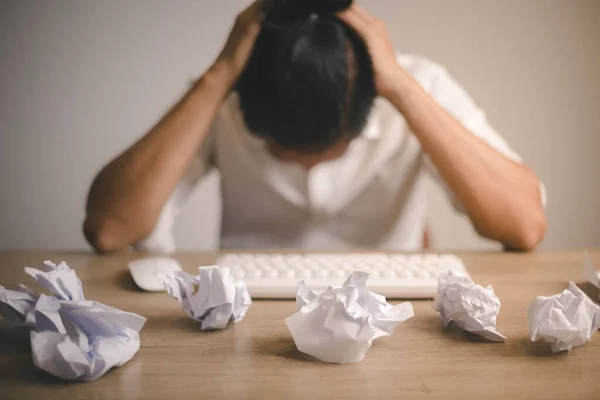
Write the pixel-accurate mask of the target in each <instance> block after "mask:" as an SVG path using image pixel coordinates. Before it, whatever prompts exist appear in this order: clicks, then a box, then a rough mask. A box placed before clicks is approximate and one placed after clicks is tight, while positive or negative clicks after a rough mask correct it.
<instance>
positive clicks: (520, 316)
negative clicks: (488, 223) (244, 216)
mask: <svg viewBox="0 0 600 400" xmlns="http://www.w3.org/2000/svg"><path fill="white" fill-rule="evenodd" d="M216 255H217V254H215V253H204V254H192V253H190V254H178V255H176V256H175V258H177V259H178V260H179V261H180V262H181V263H182V265H183V266H184V269H185V270H187V271H189V272H193V271H194V270H195V268H196V267H197V266H199V265H208V264H210V263H211V262H213V261H214V259H215V257H216ZM458 255H459V256H461V257H462V259H463V260H464V262H465V264H466V265H467V268H468V269H469V271H470V273H471V275H472V277H473V278H474V280H475V281H476V282H477V283H479V284H481V285H488V284H491V285H493V287H494V290H495V291H496V293H497V295H498V296H499V298H500V300H501V302H502V309H501V312H500V316H499V318H498V329H499V331H500V332H502V333H503V334H505V335H506V336H507V337H508V340H507V342H506V343H488V342H485V341H482V340H479V339H478V338H477V337H475V336H472V335H469V334H465V333H463V332H460V331H458V330H457V329H455V328H450V329H444V328H443V327H442V324H441V321H440V318H439V315H438V314H437V313H436V312H435V311H434V310H432V308H431V304H430V302H429V301H413V306H414V308H415V314H416V315H415V317H414V318H412V319H411V320H409V321H407V322H405V323H403V324H401V325H399V326H398V328H397V329H396V331H395V333H394V334H393V335H392V336H391V337H388V338H382V339H378V340H376V341H375V342H374V344H373V347H372V348H371V349H370V350H369V352H368V353H367V355H366V357H365V359H364V360H363V361H362V362H360V363H356V364H349V365H330V364H324V363H321V362H319V361H316V360H314V359H311V358H310V357H308V356H305V355H303V354H301V353H299V352H298V351H297V350H296V348H295V346H294V342H293V340H292V338H291V336H290V334H289V332H288V331H287V328H286V326H285V324H284V321H283V320H284V318H286V317H287V316H289V315H291V314H292V313H293V312H294V311H295V306H294V302H293V301H260V300H258V301H255V302H254V304H253V306H252V307H251V309H250V311H249V312H248V315H247V316H246V318H245V319H244V320H243V321H242V322H241V323H239V324H235V325H230V326H229V327H228V328H227V329H225V330H222V331H216V332H201V331H200V326H199V324H198V323H196V322H195V321H193V320H192V319H190V318H189V317H188V316H187V315H186V314H184V313H183V312H182V311H181V310H180V309H179V304H178V303H177V302H176V301H175V300H173V299H171V298H169V297H168V296H167V295H166V293H146V292H142V291H139V290H138V289H137V288H136V287H135V285H134V283H133V281H132V280H131V277H130V276H129V274H128V271H127V262H128V261H129V260H131V259H134V258H139V257H142V256H141V255H134V254H129V255H119V256H103V257H99V256H94V255H91V254H84V253H81V254H74V253H0V285H4V286H7V287H13V286H14V285H15V284H17V283H24V284H27V285H28V286H30V287H33V288H35V289H40V288H39V287H38V286H36V285H35V284H33V282H32V279H30V278H29V277H28V276H26V275H25V274H24V273H23V267H24V266H25V265H27V266H33V267H39V266H41V263H42V261H43V260H53V261H56V262H58V261H61V260H65V261H67V262H68V264H69V265H70V266H71V267H72V268H74V269H75V270H76V271H77V274H78V276H79V277H80V279H81V280H82V282H83V286H84V293H85V296H86V298H87V299H92V300H97V301H100V302H102V303H105V304H107V305H110V306H114V307H117V308H120V309H123V310H127V311H132V312H136V313H139V314H141V315H143V316H145V317H147V318H148V322H147V323H146V326H145V327H144V329H143V330H142V332H141V349H140V351H139V352H138V353H137V354H136V355H135V357H134V358H133V359H132V360H131V361H130V362H128V363H127V364H125V365H124V366H122V367H119V368H116V369H113V370H112V371H109V372H108V373H107V374H106V375H105V376H103V377H102V378H100V379H98V380H97V381H94V382H84V383H73V382H63V381H60V380H58V379H56V378H53V377H52V376H50V375H48V374H46V373H45V372H43V371H40V370H38V369H37V368H36V367H35V366H34V365H33V363H32V359H31V351H30V348H29V335H28V333H27V331H24V330H22V329H9V328H8V327H7V326H6V325H5V324H4V323H3V322H1V321H0V399H39V400H45V399H61V400H66V399H87V398H93V399H136V398H140V399H166V398H169V399H173V400H175V399H218V398H225V399H303V400H313V399H327V398H328V399H384V398H393V399H562V400H564V399H600V368H599V367H600V334H597V335H595V337H594V338H593V340H592V342H591V343H589V344H587V345H585V346H583V347H579V348H576V349H574V350H573V351H571V352H570V353H562V354H558V355H553V354H552V353H551V352H550V349H549V345H547V344H544V343H532V342H530V340H529V337H528V333H529V331H528V324H527V313H526V311H525V308H526V307H527V306H528V305H529V304H530V303H531V302H532V301H533V299H534V298H535V297H536V296H538V295H552V294H556V293H559V292H561V291H562V290H564V289H565V288H566V287H567V283H568V281H569V280H573V281H575V282H576V283H577V284H578V285H579V286H580V287H581V288H582V289H583V290H584V291H585V292H586V293H588V294H589V295H590V297H592V298H593V299H594V300H597V299H598V290H597V289H596V288H594V287H592V286H591V285H589V284H586V283H584V278H583V260H584V258H583V251H565V252H552V253H534V254H511V253H477V254H469V253H465V254H458ZM146 256H148V255H146ZM590 256H591V257H592V260H593V261H594V262H595V263H596V265H597V267H598V268H599V269H600V251H599V250H595V251H590Z"/></svg>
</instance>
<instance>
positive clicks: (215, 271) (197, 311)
mask: <svg viewBox="0 0 600 400" xmlns="http://www.w3.org/2000/svg"><path fill="white" fill-rule="evenodd" d="M164 284H165V288H166V289H167V292H168V293H169V295H170V296H171V297H173V298H174V299H177V300H178V301H179V302H180V303H181V309H182V310H183V311H185V312H186V313H188V314H189V316H190V317H192V318H194V319H195V320H197V321H199V322H200V323H201V329H202V330H212V329H223V328H225V327H226V326H227V324H228V323H229V321H230V320H233V322H239V321H241V320H242V319H243V318H244V317H245V316H246V313H247V312H248V308H250V306H251V305H252V299H251V298H250V294H249V293H248V289H247V288H246V284H245V283H244V282H242V281H237V282H234V280H233V278H232V276H231V273H230V272H229V268H220V267H200V268H198V275H191V274H188V273H186V272H183V271H177V272H175V273H174V274H173V275H171V276H169V277H167V278H165V281H164Z"/></svg>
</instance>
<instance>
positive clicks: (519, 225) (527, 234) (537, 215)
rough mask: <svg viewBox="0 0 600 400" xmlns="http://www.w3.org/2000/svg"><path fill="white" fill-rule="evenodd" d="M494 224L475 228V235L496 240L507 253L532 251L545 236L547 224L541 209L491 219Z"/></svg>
mask: <svg viewBox="0 0 600 400" xmlns="http://www.w3.org/2000/svg"><path fill="white" fill-rule="evenodd" d="M490 220H494V221H496V223H489V224H486V225H483V226H482V225H479V226H475V230H476V231H477V233H478V234H479V235H481V236H483V237H486V238H488V239H492V240H497V241H499V242H500V243H502V244H503V245H504V247H505V249H506V250H509V251H524V252H530V251H534V250H535V249H536V248H537V247H538V246H539V244H540V243H541V242H542V240H543V239H544V237H545V236H546V231H547V229H548V222H547V220H546V215H545V214H544V211H543V209H541V208H540V209H539V210H537V209H536V210H535V211H532V212H530V213H528V214H520V215H514V214H513V215H512V218H507V215H505V216H504V217H502V218H493V219H490Z"/></svg>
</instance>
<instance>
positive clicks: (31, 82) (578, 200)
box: [0, 0, 600, 250]
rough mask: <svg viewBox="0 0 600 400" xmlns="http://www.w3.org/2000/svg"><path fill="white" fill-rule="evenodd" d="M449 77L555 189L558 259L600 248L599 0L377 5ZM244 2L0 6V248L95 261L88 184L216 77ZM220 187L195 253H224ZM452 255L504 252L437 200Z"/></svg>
mask: <svg viewBox="0 0 600 400" xmlns="http://www.w3.org/2000/svg"><path fill="white" fill-rule="evenodd" d="M361 3H362V4H363V5H364V6H365V7H366V8H367V9H368V10H370V11H372V12H373V13H374V14H376V15H378V16H380V17H382V18H384V19H386V21H387V22H388V24H389V29H390V32H391V34H392V37H393V39H394V41H395V43H396V45H397V48H398V49H399V50H400V51H404V52H413V53H419V54H422V55H425V56H427V57H429V58H431V59H433V60H435V61H437V62H439V63H441V64H443V65H445V66H446V67H447V68H448V69H449V70H450V72H451V73H453V75H455V76H456V77H457V78H458V79H459V81H461V82H462V83H463V85H464V86H465V87H466V88H467V90H468V91H469V92H470V93H471V94H472V96H473V97H474V98H475V99H476V101H477V102H478V103H479V104H480V105H481V106H483V108H484V109H486V110H487V112H488V115H489V118H490V120H491V122H492V124H493V125H494V126H495V127H496V128H497V130H498V131H499V132H501V133H502V134H503V135H504V136H505V137H506V138H507V139H508V140H509V142H510V143H511V144H512V145H513V147H514V148H515V149H516V150H517V151H518V152H519V153H520V154H521V155H522V156H524V157H525V159H526V160H527V161H528V162H529V164H530V165H531V166H532V167H533V168H534V169H535V170H536V171H537V172H538V173H539V175H540V176H541V177H542V179H543V180H544V181H545V182H546V184H547V187H548V197H549V204H548V216H549V221H550V229H549V232H548V236H547V238H546V240H545V242H544V244H543V247H545V248H567V247H585V246H600V201H599V199H600V178H599V172H600V156H599V155H598V152H599V150H600V45H599V42H598V41H599V39H600V1H597V0H572V1H567V0H527V1H522V0H505V1H497V0H453V1H445V0H420V1H414V0H402V1H400V0H363V1H361ZM244 4H247V1H245V0H227V1H214V0H196V1H191V0H177V1H167V0H163V1H156V0H152V1H151V0H128V1H118V0H106V1H94V2H92V1H83V0H82V1H73V0H53V1H43V0H37V1H33V0H27V1H26V0H23V1H2V2H0V183H1V186H0V187H1V190H2V192H1V195H0V249H5V250H6V249H87V246H86V243H85V241H84V239H83V237H82V235H81V233H80V232H81V228H80V226H81V222H82V220H83V217H84V212H83V206H84V201H85V196H86V191H87V188H88V185H89V183H90V181H91V179H92V177H93V176H94V174H95V173H96V172H97V171H98V169H99V168H100V167H101V166H102V165H103V164H104V163H106V162H107V161H108V160H109V159H110V158H111V157H113V156H115V155H116V154H117V153H118V152H120V151H122V150H123V149H124V148H125V147H126V146H128V145H129V144H130V143H132V142H133V141H134V140H135V139H136V138H137V137H138V136H139V135H141V134H143V133H144V132H145V131H146V130H147V129H148V128H149V127H150V126H151V125H152V124H154V123H155V122H156V120H157V118H158V117H159V116H160V115H161V114H162V113H163V112H164V111H165V110H166V109H167V108H168V107H169V105H171V104H172V102H174V101H175V100H176V99H177V98H178V96H180V95H181V94H182V93H183V91H184V90H185V89H186V88H187V87H188V85H189V82H190V81H191V80H192V79H194V78H196V77H197V76H198V75H199V74H200V73H201V72H202V71H203V70H204V68H206V67H207V66H208V65H209V63H210V62H211V60H212V59H213V57H214V56H215V55H216V53H217V52H218V50H219V47H220V45H221V44H222V42H223V40H224V38H225V35H226V33H227V32H228V30H229V28H230V25H231V20H232V17H233V15H234V14H235V13H236V11H237V10H238V9H239V8H240V7H242V6H243V5H244ZM217 179H218V177H217V176H211V177H210V178H209V179H208V180H207V182H206V183H205V184H204V185H203V186H202V187H200V188H199V189H198V190H197V191H196V192H195V194H194V196H193V198H192V199H191V201H190V202H189V203H188V204H187V206H186V210H185V212H184V218H182V220H181V222H180V224H179V225H178V228H177V237H178V241H179V244H180V245H181V247H182V248H185V249H204V248H211V247H214V246H215V245H216V243H217V241H216V234H217V233H218V220H219V207H218V204H219V202H218V193H217V191H216V188H217V186H216V184H217ZM430 190H431V217H430V219H431V225H432V227H433V241H434V245H435V246H436V247H437V248H440V249H464V248H467V249H472V248H477V249H481V248H490V247H491V248H493V247H495V246H494V245H493V244H490V243H488V242H485V241H483V240H480V239H478V238H477V237H476V236H475V235H474V234H473V233H472V230H471V228H470V226H469V224H468V222H467V221H466V220H465V219H464V218H461V217H458V216H456V215H454V214H453V213H452V211H451V210H450V208H449V207H448V205H447V204H446V201H445V200H444V199H443V197H442V196H441V193H440V192H439V191H438V190H437V189H436V188H434V187H433V186H432V187H431V189H430Z"/></svg>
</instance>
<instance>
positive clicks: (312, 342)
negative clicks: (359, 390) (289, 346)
mask: <svg viewBox="0 0 600 400" xmlns="http://www.w3.org/2000/svg"><path fill="white" fill-rule="evenodd" d="M368 278H369V274H367V273H364V272H354V273H352V274H351V275H350V277H349V278H348V279H347V280H346V282H345V283H344V285H343V286H342V287H337V288H333V287H329V288H328V289H327V290H325V291H309V290H308V289H307V288H306V285H305V283H304V281H300V282H299V283H298V292H297V295H296V309H297V312H296V313H295V314H293V315H292V316H290V317H288V318H287V319H286V320H285V323H286V324H287V326H288V329H289V330H290V333H291V334H292V337H293V338H294V342H295V343H296V347H297V348H298V350H299V351H301V352H303V353H306V354H309V355H311V356H313V357H316V358H318V359H320V360H321V361H325V362H329V363H339V364H345V363H352V362H358V361H361V360H362V359H363V358H364V356H365V354H366V353H367V351H368V350H369V348H370V347H371V343H372V342H373V339H377V338H378V337H381V336H388V335H391V334H392V333H393V331H394V329H395V328H396V326H397V325H398V324H399V323H401V322H403V321H406V320H407V319H409V318H411V317H413V316H414V312H413V308H412V304H411V303H402V304H399V305H396V306H392V305H391V304H389V303H387V302H386V299H385V297H384V296H381V295H379V294H376V293H372V292H369V291H368V290H367V289H366V282H367V279H368Z"/></svg>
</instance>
